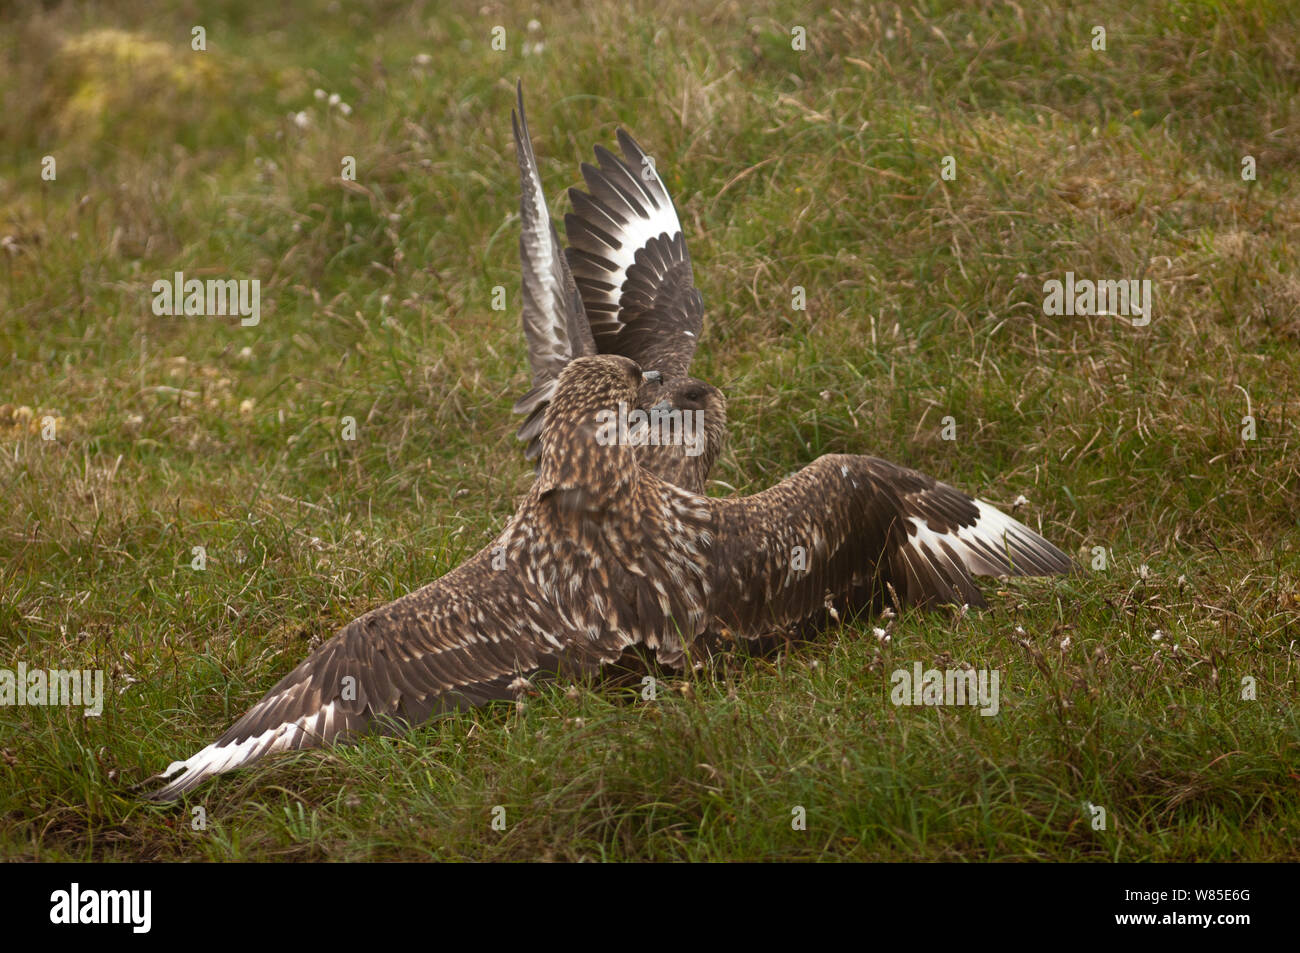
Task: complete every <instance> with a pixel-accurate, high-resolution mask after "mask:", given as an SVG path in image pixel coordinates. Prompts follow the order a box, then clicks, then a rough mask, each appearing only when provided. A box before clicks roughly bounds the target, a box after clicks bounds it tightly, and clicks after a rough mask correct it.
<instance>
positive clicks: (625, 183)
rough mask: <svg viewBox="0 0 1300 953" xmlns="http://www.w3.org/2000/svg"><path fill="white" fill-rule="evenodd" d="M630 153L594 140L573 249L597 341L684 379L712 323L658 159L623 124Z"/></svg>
mask: <svg viewBox="0 0 1300 953" xmlns="http://www.w3.org/2000/svg"><path fill="white" fill-rule="evenodd" d="M618 142H619V146H620V147H621V148H622V151H623V158H622V159H620V158H618V157H617V156H615V155H614V154H613V153H612V152H610V151H609V150H608V149H604V148H602V147H600V146H597V147H596V150H595V152H596V160H597V162H598V163H599V166H598V167H597V166H592V165H589V164H587V163H583V165H582V177H583V179H584V180H585V181H586V183H587V188H588V189H590V193H588V192H583V191H581V190H580V189H570V190H569V197H570V199H571V200H572V202H573V211H572V212H570V213H569V214H568V215H566V216H565V217H564V230H565V233H566V234H567V235H568V239H569V248H568V250H567V251H566V253H565V254H566V255H567V257H568V261H569V265H570V267H571V269H572V271H573V277H574V280H575V281H576V283H577V286H578V291H579V292H580V293H581V295H582V302H583V307H584V308H585V309H586V312H587V319H588V320H589V321H590V322H591V329H592V334H593V336H594V337H595V340H596V348H597V350H598V351H600V352H601V353H602V354H622V355H623V356H624V357H630V358H632V359H633V360H634V361H636V362H637V363H639V364H640V365H641V366H642V367H645V368H653V369H654V370H657V371H660V372H661V373H662V374H663V375H664V378H665V379H673V378H679V377H684V376H685V375H686V372H687V370H688V369H689V367H690V364H691V358H692V357H693V356H694V354H695V348H696V345H697V344H698V343H699V335H700V333H701V331H702V330H703V328H704V300H703V298H701V296H700V293H699V291H698V290H697V289H696V288H695V276H694V273H693V272H692V270H691V258H690V254H689V253H688V252H687V250H686V239H685V237H684V235H683V234H682V227H681V223H680V222H679V221H678V218H677V211H676V209H675V208H674V207H673V202H672V199H671V198H670V197H669V195H668V190H667V189H666V188H665V187H664V184H663V181H662V179H660V177H659V173H658V171H657V170H656V169H655V167H654V164H653V163H652V162H650V161H649V160H648V159H647V157H646V154H645V152H644V151H643V150H642V149H641V147H640V146H638V145H637V144H636V142H635V141H634V140H633V139H632V137H631V136H629V135H628V134H627V133H626V132H624V131H623V130H621V129H620V130H619V131H618Z"/></svg>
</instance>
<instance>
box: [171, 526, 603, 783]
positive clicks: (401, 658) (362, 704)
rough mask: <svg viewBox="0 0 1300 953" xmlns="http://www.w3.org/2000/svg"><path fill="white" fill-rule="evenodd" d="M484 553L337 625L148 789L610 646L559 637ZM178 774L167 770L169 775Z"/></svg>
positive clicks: (386, 725)
mask: <svg viewBox="0 0 1300 953" xmlns="http://www.w3.org/2000/svg"><path fill="white" fill-rule="evenodd" d="M492 558H493V552H492V550H484V551H483V552H481V553H479V554H478V555H477V556H475V557H474V558H472V559H471V560H469V561H468V562H466V563H465V564H464V565H462V566H461V567H459V568H458V569H455V570H453V571H452V572H450V573H448V574H447V575H446V576H443V577H442V578H440V579H438V580H436V581H435V582H433V583H430V584H429V585H427V586H425V587H423V588H422V589H418V590H416V591H415V592H412V593H410V594H409V595H406V596H404V597H402V598H401V599H398V600H396V601H395V602H392V603H389V604H388V605H386V606H383V607H382V608H379V609H376V610H375V611H373V612H370V613H368V614H366V615H364V616H362V617H361V618H359V619H357V620H355V621H353V622H351V623H349V624H348V625H347V626H345V627H344V628H343V629H342V630H341V631H340V632H339V633H338V634H337V635H335V636H334V637H333V638H332V639H330V640H329V641H328V642H326V643H325V644H324V645H322V646H321V647H320V648H318V649H317V650H316V651H315V652H313V653H312V654H311V655H310V656H309V657H308V658H307V659H306V661H304V662H303V663H302V664H301V665H299V666H298V667H297V668H295V669H294V670H293V671H291V672H290V673H289V674H288V675H286V676H285V677H284V678H283V679H281V680H280V682H279V683H278V684H277V685H276V686H275V687H274V688H272V689H271V690H270V691H269V692H267V693H266V695H265V696H264V697H263V698H262V700H261V701H259V702H258V703H257V704H256V705H254V706H253V707H252V708H251V709H249V711H248V712H247V714H245V715H244V716H243V717H242V718H240V719H239V720H238V721H237V722H235V724H234V725H233V726H232V727H231V728H230V730H228V731H227V732H226V733H225V734H223V735H222V736H221V737H220V738H218V739H217V740H216V741H215V742H213V743H212V744H210V745H208V746H207V747H206V748H204V749H203V750H202V751H200V752H199V753H198V754H196V755H194V756H193V757H191V758H189V759H187V760H185V761H177V762H174V763H172V764H170V765H168V767H167V768H166V770H164V771H163V772H162V773H161V774H160V775H159V777H163V778H171V780H170V782H169V783H168V784H167V785H166V786H165V787H163V788H161V789H159V790H158V791H155V792H153V793H152V794H151V795H150V797H152V798H153V799H155V800H172V799H174V798H176V797H179V796H180V795H182V794H184V793H185V792H187V791H189V790H191V789H192V788H194V787H195V786H196V785H198V784H200V783H202V782H203V781H204V780H205V779H207V778H209V777H211V776H212V775H214V774H219V773H221V772H223V771H229V770H232V769H234V768H238V767H241V766H243V765H246V764H249V763H250V762H253V761H256V760H257V759H259V758H262V757H264V756H265V755H268V754H273V753H275V752H281V751H291V750H295V749H299V748H313V747H318V746H320V745H323V744H327V743H329V742H332V741H342V740H347V739H350V738H354V737H356V736H357V735H360V734H363V733H365V732H367V731H376V730H377V731H394V730H398V729H400V728H401V727H403V726H405V725H412V724H418V723H420V722H423V721H425V720H427V719H429V718H430V717H432V716H434V715H437V714H440V713H444V712H453V711H461V710H464V709H467V708H470V707H472V706H476V705H481V704H483V703H485V702H488V701H491V700H493V699H506V698H512V697H514V696H515V690H516V689H517V688H519V687H522V683H517V682H516V679H519V678H521V677H527V676H529V675H532V674H535V673H538V672H556V671H559V670H561V669H562V670H563V671H565V672H583V671H589V670H592V669H593V668H595V667H597V666H598V665H599V664H600V663H601V662H603V661H609V660H610V659H612V658H616V657H617V656H618V655H619V653H620V652H621V650H622V647H621V646H620V645H612V644H609V643H601V642H597V641H595V640H571V639H564V638H563V636H562V635H561V633H563V632H564V631H565V627H564V625H563V624H562V623H561V620H559V619H557V618H556V617H555V615H554V613H553V612H552V611H551V610H549V609H548V608H547V607H545V606H544V605H543V604H542V602H541V601H540V600H539V599H537V598H535V593H534V591H533V590H532V588H531V587H530V586H528V585H527V584H525V582H524V581H523V580H522V579H520V577H519V575H518V574H517V573H512V572H509V571H505V570H501V571H498V570H496V569H494V568H493V567H492ZM178 772H179V776H175V775H177V773H178Z"/></svg>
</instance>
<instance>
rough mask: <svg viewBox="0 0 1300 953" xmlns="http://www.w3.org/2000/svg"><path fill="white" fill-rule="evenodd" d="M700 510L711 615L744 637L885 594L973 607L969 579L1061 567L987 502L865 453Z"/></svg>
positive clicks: (1038, 541)
mask: <svg viewBox="0 0 1300 953" xmlns="http://www.w3.org/2000/svg"><path fill="white" fill-rule="evenodd" d="M710 503H711V504H712V505H713V507H714V511H715V515H716V517H717V527H718V529H717V540H716V545H715V547H714V558H713V567H712V572H713V575H714V579H713V599H714V605H713V615H714V616H715V617H716V618H717V619H718V620H719V621H720V622H722V624H724V625H726V626H728V627H730V628H731V629H733V631H735V632H736V634H740V635H745V636H751V637H752V636H758V635H766V634H769V633H771V632H773V631H774V630H780V629H783V628H785V627H788V626H792V625H798V624H801V623H804V622H807V621H810V620H813V619H816V618H820V616H821V615H822V614H824V613H825V611H826V609H827V607H829V606H831V605H837V606H841V607H843V606H848V607H851V608H860V607H863V606H866V605H868V604H870V603H871V602H872V601H873V600H883V599H888V598H891V597H892V596H896V597H897V599H898V601H899V602H900V603H901V604H902V605H903V606H911V605H944V604H951V605H962V604H963V603H964V604H968V605H972V606H982V605H984V604H985V602H984V597H983V596H982V595H981V594H980V591H979V589H978V588H977V587H976V585H975V582H974V580H973V579H972V576H986V575H1015V576H1037V575H1049V574H1053V573H1064V572H1069V571H1070V569H1071V563H1070V559H1069V557H1067V556H1066V555H1065V553H1063V552H1061V551H1060V550H1059V549H1057V548H1056V547H1055V546H1053V545H1052V544H1051V543H1049V542H1048V541H1047V540H1045V539H1043V537H1041V536H1039V535H1038V534H1037V533H1035V532H1034V531H1033V530H1031V529H1029V528H1028V527H1027V526H1024V525H1023V524H1021V523H1019V522H1017V521H1016V520H1014V519H1012V518H1011V517H1009V516H1007V515H1006V514H1005V513H1002V512H1000V511H999V510H997V509H995V508H994V507H992V506H990V505H989V504H988V503H985V502H983V501H982V500H975V499H972V498H971V497H969V496H967V495H966V494H965V493H962V492H961V491H960V490H957V489H955V488H954V487H951V486H948V485H947V484H945V483H940V482H938V481H936V480H935V479H933V478H932V477H929V476H926V475H925V474H924V473H919V472H917V471H916V470H909V469H907V468H905V467H900V466H896V465H894V464H892V463H888V462H886V461H884V460H878V459H875V458H873V457H862V456H845V455H829V456H824V457H820V458H819V459H817V460H816V461H814V462H813V463H811V464H810V465H809V466H807V467H805V468H804V469H803V470H801V471H799V472H798V473H797V474H795V475H794V476H792V477H790V478H789V479H787V480H784V481H783V482H781V483H779V484H777V485H776V486H774V487H772V488H771V489H768V490H764V491H763V492H761V493H757V494H754V495H753V496H748V497H743V498H740V499H731V500H711V501H710ZM891 590H892V592H891Z"/></svg>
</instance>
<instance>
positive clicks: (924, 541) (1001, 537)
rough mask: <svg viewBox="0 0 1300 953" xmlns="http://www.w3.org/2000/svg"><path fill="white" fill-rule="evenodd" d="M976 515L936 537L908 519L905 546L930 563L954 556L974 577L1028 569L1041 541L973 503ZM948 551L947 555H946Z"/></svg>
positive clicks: (978, 502) (1013, 522)
mask: <svg viewBox="0 0 1300 953" xmlns="http://www.w3.org/2000/svg"><path fill="white" fill-rule="evenodd" d="M974 503H975V506H976V507H977V508H978V509H979V515H978V516H977V517H976V519H975V522H974V523H973V524H971V525H969V526H962V527H960V528H959V529H957V530H956V531H955V532H947V533H940V532H936V531H935V530H933V529H931V528H930V525H929V524H928V523H927V522H926V521H925V519H924V518H922V517H917V516H911V517H908V524H909V526H908V537H909V538H908V546H909V548H911V549H912V550H914V551H915V552H916V553H917V554H919V555H920V556H922V557H923V558H925V559H926V560H928V561H929V562H931V563H942V562H949V561H951V558H952V556H955V557H956V558H957V559H958V560H960V561H961V564H962V566H964V567H965V569H966V571H967V572H969V573H971V574H972V575H975V576H1000V575H1003V574H1007V573H1010V572H1012V571H1013V570H1020V571H1022V572H1023V571H1024V569H1025V568H1027V567H1029V568H1032V566H1033V565H1035V564H1036V563H1037V562H1038V560H1036V559H1034V558H1033V557H1034V556H1035V555H1037V554H1040V553H1042V549H1043V547H1042V543H1041V537H1040V536H1039V535H1038V534H1037V533H1035V532H1034V531H1033V530H1031V529H1030V528H1029V527H1027V526H1025V525H1024V524H1023V523H1019V522H1017V521H1016V520H1013V519H1012V518H1011V517H1010V516H1007V514H1006V513H1003V512H1002V511H1001V510H999V509H997V508H996V507H994V506H992V505H990V504H988V503H986V502H984V501H983V500H975V501H974ZM950 551H951V555H949V552H950Z"/></svg>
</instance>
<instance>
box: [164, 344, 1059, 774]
mask: <svg viewBox="0 0 1300 953" xmlns="http://www.w3.org/2000/svg"><path fill="white" fill-rule="evenodd" d="M641 380H642V375H641V372H640V369H639V367H638V366H637V365H636V364H635V363H634V362H633V361H631V360H628V359H627V358H623V357H618V356H595V357H583V358H579V359H576V360H574V361H571V362H570V363H569V364H568V365H567V366H566V367H565V368H564V370H563V371H562V372H561V374H560V378H559V382H558V386H557V388H556V393H555V397H554V400H553V402H552V404H551V407H550V409H549V410H548V412H547V420H546V426H545V428H544V429H543V432H542V459H541V467H540V469H539V472H538V476H537V480H536V481H535V482H534V484H533V486H532V488H531V489H530V491H529V493H528V495H527V497H526V498H525V499H524V501H523V502H522V503H521V505H520V507H519V509H518V511H517V512H516V513H515V515H514V517H512V518H511V520H510V522H509V523H508V524H507V525H506V527H505V529H504V530H503V531H502V532H501V534H500V535H499V536H498V537H497V539H496V540H495V541H494V542H493V543H492V544H491V545H490V546H489V547H488V548H487V549H485V550H483V551H482V552H480V553H479V554H478V555H476V556H474V557H473V558H472V559H470V560H469V561H468V562H466V563H465V564H464V565H462V566H461V567H459V568H458V569H455V570H453V571H452V572H450V573H448V574H447V575H445V576H443V577H442V578H440V579H438V580H436V581H435V582H433V583H430V584H429V585H427V586H425V587H424V588H422V589H419V590H417V591H415V592H413V593H411V594H410V595H407V596H404V597H403V598H401V599H398V600H397V601H395V602H393V603H390V604H389V605H386V606H383V607H382V608H379V609H376V610H375V611H373V612H370V613H368V614H367V615H364V616H362V617H361V618H360V619H357V620H356V621H354V622H352V623H350V624H349V625H347V626H345V627H344V628H343V630H342V631H341V632H339V633H338V635H336V636H334V638H332V639H331V640H330V641H328V642H326V643H325V644H324V645H322V646H321V647H320V648H319V649H317V650H316V651H315V652H314V653H312V655H311V656H310V657H309V658H308V659H307V660H306V661H305V662H303V663H302V664H301V665H299V666H298V667H297V668H295V669H294V670H293V671H292V672H290V673H289V674H288V675H286V676H285V677H284V678H283V679H282V680H281V681H280V682H279V684H277V685H276V686H275V688H273V689H272V690H271V691H270V692H269V693H267V695H266V696H265V697H264V698H263V699H262V700H261V701H260V702H258V703H257V704H256V705H255V706H254V707H253V708H252V709H251V710H250V711H249V712H248V713H247V714H246V715H244V716H243V717H242V718H241V719H240V720H239V721H237V722H236V723H235V725H234V726H233V727H232V728H231V729H230V730H229V731H227V732H226V733H225V734H224V735H222V736H221V737H220V738H219V739H218V740H217V741H216V742H214V743H213V744H212V745H209V746H208V747H207V748H205V749H203V750H202V751H200V752H199V753H198V754H196V755H195V756H193V757H192V758H190V759H188V760H187V761H183V762H176V763H173V764H171V765H169V766H168V768H167V769H166V770H165V771H164V772H163V776H166V777H170V778H171V780H170V782H169V783H168V784H167V785H166V786H165V787H163V788H162V789H161V790H159V791H158V792H156V793H155V795H153V796H154V797H156V798H159V799H170V798H174V797H177V796H179V795H180V794H183V793H184V792H186V791H189V790H191V789H192V788H193V787H195V786H196V785H197V784H199V783H201V782H202V781H203V780H204V779H205V778H207V777H210V776H211V775H213V774H217V773H220V772H222V771H227V770H230V769H232V768H235V767H239V766H241V765H244V764H247V763H249V762H251V761H254V760H257V759H258V758H260V757H262V756H264V755H266V754H270V753H273V752H277V751H286V750H292V749H297V748H306V747H314V746H317V745H321V744H325V743H329V742H333V741H337V740H344V739H349V738H353V737H356V736H357V735H358V734H360V733H362V732H364V731H368V730H393V729H394V728H398V727H401V726H402V725H405V724H411V723H418V722H420V721H423V720H425V719H427V718H429V717H431V716H432V715H435V714H438V713H441V712H449V711H456V710H460V709H463V708H466V707H469V706H473V705H478V704H482V703H483V702H486V701H490V700H492V699H503V698H510V697H512V696H513V695H514V694H515V693H516V692H518V691H519V690H521V689H522V688H523V687H526V686H527V685H528V683H529V682H528V680H529V679H531V678H534V677H538V676H545V675H551V674H580V673H584V672H593V671H596V670H599V669H600V668H601V667H602V666H605V665H609V664H611V663H613V662H616V661H618V660H619V658H620V657H621V656H622V655H623V653H624V652H625V651H626V650H627V649H629V648H633V647H636V646H643V647H645V648H646V649H649V650H650V651H651V652H652V653H653V654H654V657H655V659H656V660H657V661H658V662H659V663H660V664H663V665H666V666H669V667H679V666H681V665H683V663H684V662H685V661H686V658H687V655H688V653H691V654H692V655H694V656H696V657H698V655H699V654H700V652H701V648H702V646H703V645H705V644H706V642H705V640H706V637H708V636H710V635H711V634H714V633H717V632H719V631H721V630H723V629H726V630H728V631H729V632H731V633H732V634H733V635H736V636H739V637H742V638H751V639H756V638H760V637H762V636H765V635H769V634H771V633H773V632H779V631H785V630H788V629H789V627H791V626H799V625H803V624H806V623H809V622H815V621H817V620H819V619H820V618H822V616H823V615H824V614H825V613H826V612H827V611H828V607H844V608H848V609H853V608H857V607H866V606H869V605H871V604H872V603H874V602H878V601H880V600H881V599H882V598H883V597H884V595H885V594H886V593H889V594H891V595H892V596H894V597H896V598H897V600H898V601H899V604H900V606H909V605H937V604H945V603H950V604H963V603H965V604H971V605H981V604H983V599H982V597H981V596H980V593H979V590H978V589H977V588H976V587H975V585H974V582H973V581H972V578H971V577H972V575H989V574H1003V573H1007V574H1014V575H1031V574H1045V573H1056V572H1065V571H1068V569H1069V567H1070V562H1069V559H1068V558H1067V557H1066V556H1065V555H1064V554H1063V553H1061V552H1060V551H1059V550H1058V549H1056V547H1054V546H1052V544H1051V543H1049V542H1047V541H1046V540H1044V539H1043V538H1042V537H1040V536H1039V535H1038V534H1036V533H1034V532H1033V531H1032V530H1030V529H1028V528H1027V527H1025V526H1022V525H1021V524H1020V523H1018V522H1016V521H1015V520H1012V519H1011V518H1010V517H1008V516H1006V515H1004V514H1002V513H1000V512H998V511H997V510H996V509H994V508H993V507H991V506H989V505H988V504H987V503H983V502H981V501H978V500H972V499H971V498H970V497H968V496H966V495H965V494H963V493H961V492H960V491H959V490H956V489H954V488H952V487H950V486H947V485H945V484H942V483H938V482H936V481H935V480H933V479H931V478H930V477H927V476H925V475H924V474H921V473H917V472H916V471H913V470H908V469H905V468H903V467H897V466H895V465H893V464H890V463H886V462H885V461H883V460H876V459H873V458H871V457H859V456H843V455H835V456H824V457H821V458H819V459H818V460H816V461H815V462H813V463H812V464H810V465H809V466H808V467H805V468H804V469H803V470H801V471H800V472H799V473H797V474H795V475H794V476H792V477H790V478H789V479H787V480H784V481H782V482H781V483H780V484H778V485H777V486H775V487H772V488H771V489H769V490H765V491H763V492H761V493H758V494H755V495H753V496H749V497H743V498H737V499H730V500H712V499H709V498H707V497H704V496H700V495H698V494H695V493H692V492H689V491H687V490H685V489H682V488H681V487H679V486H675V485H673V484H672V483H669V482H667V481H666V480H664V479H662V478H660V477H659V476H657V475H656V474H655V473H653V472H651V471H649V470H647V469H644V468H642V467H641V466H639V465H638V464H637V462H636V459H637V451H636V448H635V447H633V446H629V445H627V444H626V443H621V442H610V441H609V440H608V439H605V436H603V432H602V415H603V414H604V413H605V412H607V411H609V410H610V409H612V408H616V407H618V406H619V405H620V403H629V402H630V401H632V400H633V399H634V398H635V396H636V394H637V391H638V389H639V386H640V384H641Z"/></svg>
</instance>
